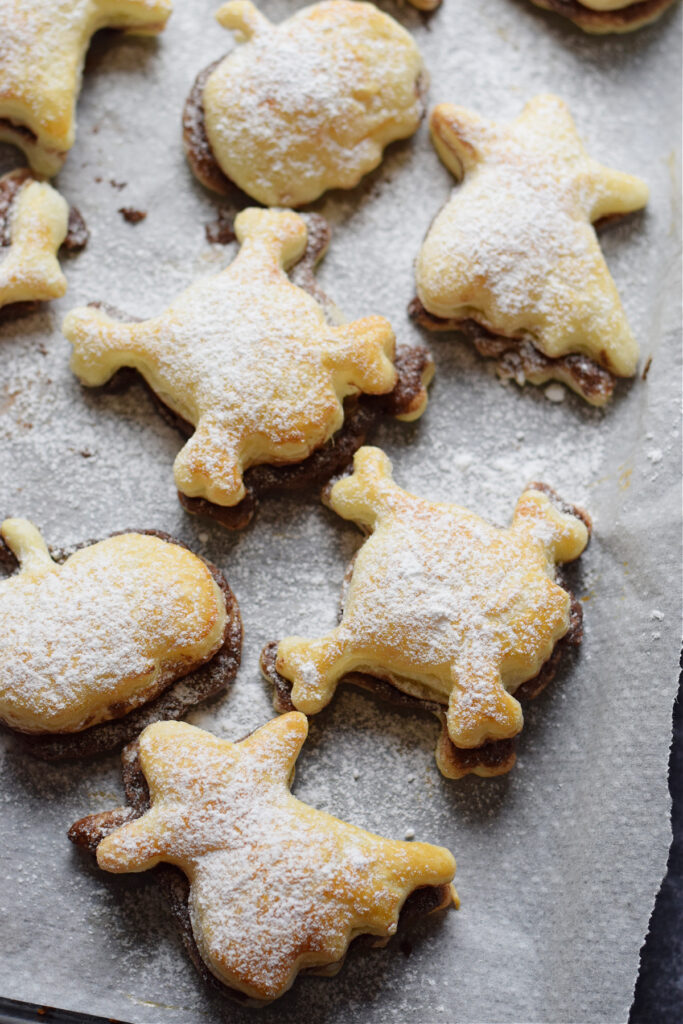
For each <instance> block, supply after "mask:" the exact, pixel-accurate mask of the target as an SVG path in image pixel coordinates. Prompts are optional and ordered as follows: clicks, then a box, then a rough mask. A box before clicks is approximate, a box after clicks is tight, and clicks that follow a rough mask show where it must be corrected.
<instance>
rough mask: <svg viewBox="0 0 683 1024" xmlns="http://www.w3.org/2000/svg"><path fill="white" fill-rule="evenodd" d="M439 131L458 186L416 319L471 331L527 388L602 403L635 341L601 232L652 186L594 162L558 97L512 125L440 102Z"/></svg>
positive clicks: (632, 365) (630, 365) (632, 355)
mask: <svg viewBox="0 0 683 1024" xmlns="http://www.w3.org/2000/svg"><path fill="white" fill-rule="evenodd" d="M430 126H431V131H432V138H433V141H434V145H435V146H436V149H437V151H438V153H439V156H440V157H441V159H442V160H443V162H444V163H445V164H446V166H447V167H448V168H449V170H450V171H451V172H452V173H453V174H454V176H455V177H456V178H457V179H458V180H459V181H460V180H463V184H462V185H461V186H460V187H459V188H457V189H456V190H455V191H454V193H453V195H452V197H451V199H450V200H449V202H448V203H447V205H446V206H445V207H444V208H443V210H441V212H440V213H439V214H438V216H437V217H436V219H435V220H434V222H433V224H432V225H431V227H430V229H429V231H428V233H427V237H426V238H425V241H424V243H423V245H422V249H421V250H420V254H419V256H418V259H417V266H416V278H417V296H418V299H417V301H416V303H414V304H413V307H412V312H413V315H414V316H415V317H416V319H418V321H419V322H421V323H423V324H424V325H425V326H427V327H431V328H433V329H436V330H439V329H452V328H453V327H458V328H465V330H466V331H467V332H468V333H470V334H471V335H472V336H473V337H474V340H475V343H476V344H477V347H478V348H479V349H480V351H482V353H483V354H484V355H489V356H493V357H494V358H497V359H498V360H499V369H500V371H501V373H502V374H503V375H504V376H508V377H512V378H514V379H516V380H517V381H518V382H519V383H523V382H524V380H525V379H526V380H529V381H531V382H533V383H535V384H539V383H543V382H545V381H547V380H550V379H557V380H560V381H562V382H563V383H565V384H567V385H568V386H569V387H571V388H573V389H574V390H575V391H577V392H578V393H579V394H581V395H582V396H583V397H584V398H585V399H586V400H587V401H589V402H591V403H592V404H594V405H602V404H604V403H605V402H606V401H607V399H608V398H609V396H610V395H611V393H612V390H613V387H614V379H613V378H614V376H618V377H630V376H632V375H633V374H634V373H635V370H636V363H637V360H638V346H637V344H636V341H635V339H634V338H633V335H632V333H631V330H630V327H629V325H628V322H627V320H626V315H625V313H624V310H623V307H622V305H621V301H620V299H619V295H618V293H617V289H616V286H615V284H614V281H613V280H612V278H611V276H610V273H609V270H608V269H607V265H606V263H605V260H604V258H603V256H602V253H601V251H600V245H599V242H598V239H597V236H596V234H595V231H594V229H593V227H592V223H594V222H596V221H600V220H603V219H605V218H614V217H616V216H618V215H621V214H626V213H630V212H631V211H633V210H639V209H641V208H642V207H643V206H644V205H645V203H646V202H647V198H648V189H647V186H646V185H645V184H644V183H643V182H642V181H640V179H638V178H635V177H633V176H632V175H630V174H623V173H622V172H621V171H613V170H610V169H609V168H607V167H603V166H602V165H601V164H599V163H597V162H596V161H595V160H592V159H591V158H590V157H589V156H588V155H587V153H586V152H585V150H584V148H583V146H582V144H581V140H580V139H579V136H578V133H577V131H576V127H575V125H574V122H573V121H572V118H571V116H570V113H569V110H568V108H567V106H566V104H565V103H563V101H562V100H560V99H558V98H557V97H556V96H537V97H536V98H535V99H533V100H531V102H529V103H527V105H526V107H525V108H524V110H523V112H522V113H521V114H520V116H519V117H518V118H516V120H514V121H512V122H511V123H510V124H497V123H494V122H491V121H486V120H484V119H483V118H481V117H479V116H478V115H476V114H473V113H471V112H470V111H467V110H464V109H463V108H461V107H454V106H452V105H450V104H440V105H439V106H437V107H436V108H435V109H434V111H433V112H432V115H431V122H430Z"/></svg>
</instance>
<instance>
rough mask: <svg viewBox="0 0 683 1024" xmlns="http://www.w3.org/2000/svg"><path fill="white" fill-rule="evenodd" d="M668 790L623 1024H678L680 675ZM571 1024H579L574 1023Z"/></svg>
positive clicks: (28, 1015) (35, 1011)
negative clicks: (650, 900)
mask: <svg viewBox="0 0 683 1024" xmlns="http://www.w3.org/2000/svg"><path fill="white" fill-rule="evenodd" d="M669 786H670V789H671V796H672V798H673V808H672V813H671V823H672V828H673V836H674V838H673V843H672V844H671V850H670V852H669V863H668V871H667V874H666V877H665V878H664V881H663V882H662V887H661V889H660V891H659V895H658V896H657V900H656V902H655V907H654V911H653V913H652V917H651V919H650V930H649V932H648V935H647V938H646V940H645V944H644V946H643V948H642V951H641V963H640V973H639V975H638V981H637V983H636V989H635V998H634V1001H633V1006H632V1007H631V1014H630V1017H629V1024H681V1022H683V674H682V675H681V679H680V682H679V689H678V698H677V700H676V704H675V705H674V719H673V743H672V746H671V759H670V762H669ZM254 1020H255V1021H256V1016H255V1017H254ZM18 1021H41V1022H44V1024H47V1022H51V1024H77V1022H78V1024H87V1022H93V1024H95V1022H104V1021H105V1018H104V1017H91V1016H90V1015H85V1014H72V1013H65V1012H64V1011H61V1010H51V1009H48V1008H46V1007H37V1006H32V1005H29V1004H28V1003H17V1002H14V1001H11V1000H5V999H3V998H2V997H0V1024H17V1022H18ZM416 1024H417V1022H416ZM453 1024H455V1022H453ZM567 1024H569V1022H567ZM571 1024H581V1022H580V1021H574V1022H571ZM606 1024H612V1022H606Z"/></svg>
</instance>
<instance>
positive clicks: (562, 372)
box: [408, 298, 615, 405]
mask: <svg viewBox="0 0 683 1024" xmlns="http://www.w3.org/2000/svg"><path fill="white" fill-rule="evenodd" d="M408 313H409V315H410V316H411V317H412V319H413V320H415V321H416V322H417V323H418V324H420V325H421V326H422V327H426V328H428V329H429V330H433V331H451V330H452V331H460V332H461V333H462V334H464V335H465V336H466V337H467V339H468V340H469V341H471V342H472V343H473V344H474V346H475V348H476V349H477V352H479V354H480V355H482V356H485V357H486V358H488V359H496V360H497V361H498V367H499V369H500V372H501V374H502V375H503V376H504V377H506V378H511V379H515V380H522V382H523V380H529V381H531V382H532V383H538V382H539V381H540V382H544V381H545V380H548V379H550V378H552V379H554V380H561V381H562V382H563V383H565V384H568V385H569V386H570V387H572V388H573V390H575V391H578V393H579V394H580V395H582V396H583V397H584V398H585V399H586V401H588V402H590V403H591V404H593V405H603V404H604V403H605V402H606V401H607V400H608V399H609V398H610V397H611V395H612V392H613V391H614V385H615V376H614V374H612V373H610V371H609V370H606V369H604V368H603V367H602V366H600V365H599V364H598V363H596V362H595V361H594V360H593V359H590V358H589V357H588V356H586V355H582V354H581V353H572V354H571V355H567V356H560V357H557V358H553V357H551V356H546V355H544V353H543V352H541V351H540V350H539V349H538V348H536V346H535V345H534V344H533V343H532V342H531V341H530V340H527V339H523V338H510V337H507V336H506V335H504V334H496V333H494V332H493V331H490V330H489V329H488V328H486V327H484V326H482V324H480V323H478V322H477V321H476V320H472V319H467V320H459V319H457V318H453V319H447V318H445V317H439V316H434V315H433V314H432V313H429V312H428V311H427V310H426V309H425V307H424V306H423V305H422V303H421V302H420V300H419V299H418V298H415V299H413V301H412V302H411V303H410V305H409V307H408Z"/></svg>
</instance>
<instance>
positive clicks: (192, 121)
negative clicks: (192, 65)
mask: <svg viewBox="0 0 683 1024" xmlns="http://www.w3.org/2000/svg"><path fill="white" fill-rule="evenodd" d="M222 60H225V57H221V58H220V59H219V60H215V61H214V62H213V64H209V66H208V68H204V70H203V71H200V72H199V74H198V75H197V77H196V78H195V81H194V85H193V86H192V89H191V90H190V95H189V96H188V97H187V100H186V101H185V108H184V110H183V145H184V147H185V154H186V156H187V160H188V163H189V165H190V167H191V168H192V172H193V174H194V175H195V177H196V178H198V179H199V181H201V183H202V185H206V187H207V188H210V189H212V191H214V192H218V193H219V195H222V196H228V195H231V194H232V193H233V192H240V193H241V190H239V189H238V188H237V186H236V185H235V184H233V182H232V181H231V180H230V178H228V177H227V176H226V175H225V174H224V173H223V171H222V170H221V168H220V165H219V163H218V161H217V160H216V157H215V156H214V155H213V150H212V148H211V143H210V142H209V137H208V135H207V134H206V121H205V117H204V100H203V96H204V87H205V86H206V83H207V81H208V79H209V76H210V75H211V74H212V72H213V71H215V69H216V68H217V67H218V65H219V64H220V63H221V61H222ZM241 195H244V193H241ZM247 200H248V197H246V196H245V204H244V205H246V201H247Z"/></svg>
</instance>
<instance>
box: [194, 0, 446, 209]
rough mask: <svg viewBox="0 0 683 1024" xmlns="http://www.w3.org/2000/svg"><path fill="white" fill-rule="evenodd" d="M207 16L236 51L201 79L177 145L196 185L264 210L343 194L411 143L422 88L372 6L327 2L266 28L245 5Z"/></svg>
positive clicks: (398, 38) (387, 23)
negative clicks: (388, 149)
mask: <svg viewBox="0 0 683 1024" xmlns="http://www.w3.org/2000/svg"><path fill="white" fill-rule="evenodd" d="M216 17H217V18H218V20H219V22H220V23H221V25H224V26H225V27H226V28H229V29H232V30H233V31H234V32H235V34H236V37H237V39H238V41H239V42H240V43H241V45H240V46H238V48H237V49H236V50H234V51H233V52H232V53H230V54H228V56H227V57H224V58H223V60H222V61H218V62H217V63H216V64H212V65H211V67H209V68H207V69H206V70H205V71H204V72H202V73H201V74H200V76H199V77H198V79H197V81H196V82H195V85H194V88H193V90H192V92H191V94H190V96H189V98H188V102H187V105H186V108H185V116H184V121H183V126H184V142H185V149H186V152H187V155H188V158H189V161H190V165H191V167H192V169H193V171H194V173H195V174H196V175H197V177H198V178H199V180H200V181H201V182H203V183H204V184H205V185H207V186H208V187H209V188H212V189H215V190H216V191H218V192H224V193H225V192H228V191H229V189H230V182H233V183H234V184H236V185H238V186H239V187H240V188H241V189H242V190H243V191H244V192H246V193H247V195H249V196H251V197H252V198H253V199H256V200H258V202H260V203H263V204H264V205H266V206H301V205H302V204H303V203H310V202H312V201H313V200H314V199H317V197H318V196H319V195H321V194H322V193H323V192H325V191H327V189H330V188H353V187H354V186H355V185H357V184H358V182H359V181H360V179H361V178H362V177H363V175H364V174H367V172H368V171H371V170H372V169H373V168H375V167H377V165H378V164H379V163H380V161H381V159H382V152H383V150H384V147H385V146H387V145H388V144H389V143H390V142H393V141H395V140H396V139H404V138H407V137H408V136H410V135H412V134H413V133H414V132H415V131H416V130H417V127H418V125H419V123H420V119H421V117H422V113H423V103H422V94H423V92H424V90H425V88H426V77H425V72H424V68H423V65H422V58H421V57H420V53H419V51H418V49H417V46H416V45H415V43H414V41H413V39H412V37H411V36H410V35H409V34H408V32H406V31H405V29H403V28H402V27H401V26H400V25H398V24H397V22H395V21H394V19H393V18H391V17H389V15H387V14H383V13H382V12H381V11H379V10H377V8H376V7H375V6H374V5H373V4H367V3H355V2H353V0H326V2H324V3H319V4H314V5H313V6H311V7H305V8H304V9H303V10H300V11H298V12H297V13H296V14H295V15H293V16H292V17H291V18H288V19H287V21H284V22H283V23H282V24H281V25H272V24H271V23H270V22H269V21H268V20H267V18H265V17H264V15H262V14H261V13H260V12H259V11H258V10H257V9H256V7H254V5H253V4H252V3H249V2H248V0H232V2H231V3H227V4H224V5H223V6H222V7H221V8H220V10H219V11H218V13H217V15H216Z"/></svg>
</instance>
